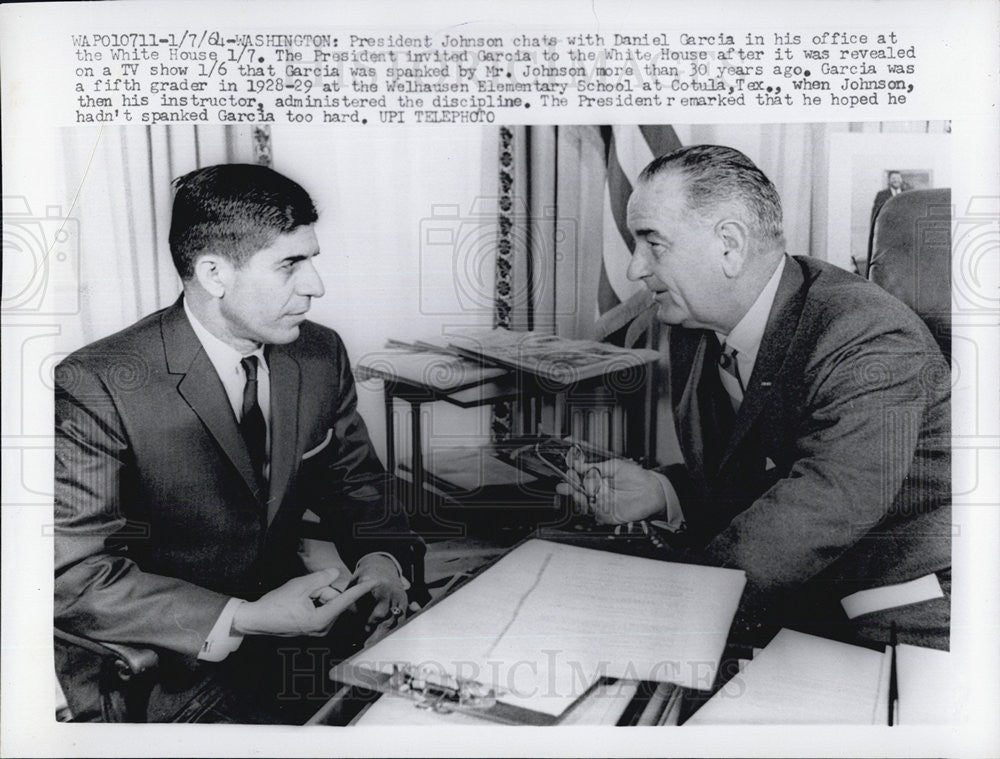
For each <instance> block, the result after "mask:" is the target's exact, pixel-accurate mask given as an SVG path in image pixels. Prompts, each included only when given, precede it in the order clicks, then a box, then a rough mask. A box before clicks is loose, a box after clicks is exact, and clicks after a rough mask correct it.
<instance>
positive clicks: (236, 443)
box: [161, 299, 264, 503]
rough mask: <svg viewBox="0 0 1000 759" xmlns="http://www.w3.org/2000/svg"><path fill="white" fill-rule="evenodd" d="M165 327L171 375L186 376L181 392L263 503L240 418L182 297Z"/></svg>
mask: <svg viewBox="0 0 1000 759" xmlns="http://www.w3.org/2000/svg"><path fill="white" fill-rule="evenodd" d="M161 329H162V334H163V347H164V350H165V351H166V358H167V370H168V371H169V372H170V373H171V374H180V375H183V376H182V377H181V379H180V382H179V383H178V384H177V392H179V393H180V394H181V397H183V398H184V400H185V401H187V403H188V405H189V406H190V407H191V409H192V410H193V411H194V412H195V413H196V414H197V415H198V418H199V419H201V421H202V423H203V424H204V425H205V427H206V428H207V429H208V431H209V433H211V435H212V437H214V438H215V441H216V442H217V443H218V444H219V447H220V448H222V451H223V453H225V454H226V457H227V458H228V459H229V460H230V461H231V462H232V463H233V465H234V466H235V467H236V469H237V471H238V472H239V473H240V476H241V477H242V478H243V481H244V482H245V483H246V485H247V488H249V490H250V492H251V493H253V497H254V498H255V499H256V500H257V501H259V502H261V503H263V501H264V494H263V493H262V492H261V489H260V486H259V485H258V484H257V477H256V476H255V475H254V470H253V464H252V463H251V461H250V454H249V453H248V452H247V447H246V444H245V443H244V442H243V438H242V436H241V435H240V431H239V428H238V427H237V426H236V417H235V416H233V409H232V407H231V406H230V405H229V399H228V398H227V397H226V391H225V389H224V388H223V387H222V380H220V379H219V375H218V374H217V373H216V371H215V367H214V366H212V362H211V361H209V360H208V355H207V354H206V353H205V351H204V349H203V348H202V346H201V342H200V341H199V340H198V336H197V335H195V333H194V330H193V329H191V325H190V324H189V323H188V320H187V317H186V316H185V314H184V307H183V305H182V300H181V299H178V300H177V302H176V303H174V305H173V306H171V307H170V308H169V309H167V310H166V311H165V312H164V313H163V317H162V319H161Z"/></svg>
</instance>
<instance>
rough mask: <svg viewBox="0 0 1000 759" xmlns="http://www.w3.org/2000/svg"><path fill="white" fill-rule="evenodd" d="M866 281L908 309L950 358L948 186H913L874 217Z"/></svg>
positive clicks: (949, 198) (949, 215)
mask: <svg viewBox="0 0 1000 759" xmlns="http://www.w3.org/2000/svg"><path fill="white" fill-rule="evenodd" d="M868 279H870V280H871V281H872V282H875V283H876V284H878V285H880V286H881V287H882V288H883V289H885V290H887V291H888V292H890V293H892V294H893V295H895V296H896V297H897V298H899V299H900V300H901V301H903V302H904V303H905V304H906V305H908V306H909V307H910V308H912V309H913V310H914V311H915V312H916V313H917V314H918V315H919V316H920V318H921V319H923V320H924V323H925V324H926V325H927V327H928V329H930V331H931V334H932V335H933V336H934V339H935V340H937V342H938V345H940V346H941V350H942V352H943V353H944V354H945V356H947V357H948V359H949V361H950V360H951V190H950V189H948V188H942V189H934V190H911V191H908V192H903V193H900V194H899V195H897V196H896V197H894V198H890V199H889V200H888V201H886V203H885V205H883V206H882V208H881V210H880V211H879V213H878V216H876V217H875V222H874V233H873V241H872V251H871V256H870V257H869V259H868Z"/></svg>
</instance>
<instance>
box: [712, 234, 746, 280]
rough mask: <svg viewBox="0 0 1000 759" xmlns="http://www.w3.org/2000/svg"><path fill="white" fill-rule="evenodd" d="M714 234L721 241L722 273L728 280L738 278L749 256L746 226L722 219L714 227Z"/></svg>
mask: <svg viewBox="0 0 1000 759" xmlns="http://www.w3.org/2000/svg"><path fill="white" fill-rule="evenodd" d="M715 233H716V234H717V235H718V236H719V239H720V240H722V248H723V249H722V271H723V273H724V274H725V275H726V276H727V277H730V278H733V277H738V276H739V274H740V272H741V271H743V267H744V265H745V264H746V262H747V256H748V255H749V254H750V250H749V244H750V235H749V232H748V230H747V227H746V224H744V223H743V222H742V221H740V220H739V219H723V220H722V221H720V222H719V223H718V224H716V225H715Z"/></svg>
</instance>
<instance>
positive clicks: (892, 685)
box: [889, 622, 899, 727]
mask: <svg viewBox="0 0 1000 759" xmlns="http://www.w3.org/2000/svg"><path fill="white" fill-rule="evenodd" d="M889 648H890V649H891V651H890V654H889V657H890V658H889V727H892V726H893V724H894V723H895V722H897V721H898V719H897V714H896V710H897V709H898V708H899V683H898V682H897V680H896V623H895V622H892V623H891V624H890V626H889Z"/></svg>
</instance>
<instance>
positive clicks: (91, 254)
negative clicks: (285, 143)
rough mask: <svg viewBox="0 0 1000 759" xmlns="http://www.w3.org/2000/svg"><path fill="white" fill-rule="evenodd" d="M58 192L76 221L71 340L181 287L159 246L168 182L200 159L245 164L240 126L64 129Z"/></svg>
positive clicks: (154, 304) (249, 146)
mask: <svg viewBox="0 0 1000 759" xmlns="http://www.w3.org/2000/svg"><path fill="white" fill-rule="evenodd" d="M62 148H63V158H64V165H65V166H66V173H65V182H66V186H65V193H66V197H67V198H68V199H69V201H70V203H71V205H72V211H71V215H72V216H74V217H76V218H79V219H80V220H81V222H80V241H79V242H80V251H81V256H80V272H79V276H80V280H79V281H80V295H81V297H80V304H81V305H80V318H79V319H78V320H75V321H74V323H73V324H72V326H68V327H67V329H71V330H72V329H75V330H78V332H76V333H75V334H67V333H66V332H64V334H63V344H64V345H65V346H66V347H67V348H69V349H72V348H75V347H79V346H80V345H83V344H85V343H88V342H91V341H93V340H96V339H97V338H99V337H103V336H104V335H107V334H109V333H110V332H113V331H115V330H117V329H121V328H124V327H126V326H127V325H129V324H131V323H133V322H135V321H136V320H137V319H139V318H140V317H142V316H144V315H146V314H148V313H150V312H152V311H155V310H157V309H159V308H163V307H164V306H166V305H168V304H169V303H170V302H172V301H173V300H174V299H175V298H176V297H177V295H178V294H179V293H180V289H181V287H180V280H179V278H178V277H177V273H176V271H175V270H174V266H173V262H172V261H171V258H170V249H169V247H168V244H167V232H168V230H169V227H170V209H171V204H172V200H173V193H172V188H171V184H170V183H171V181H172V180H173V179H175V178H176V177H178V176H180V175H182V174H185V173H187V172H189V171H192V170H194V169H196V168H199V167H201V166H208V165H211V164H214V163H223V162H247V163H249V162H253V160H254V143H253V140H252V137H251V132H250V129H249V128H246V127H223V128H220V127H208V128H206V127H199V126H185V127H170V128H166V127H145V128H136V127H120V126H119V127H103V128H100V129H98V130H89V129H71V130H69V129H68V130H65V131H64V141H63V146H62Z"/></svg>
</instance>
